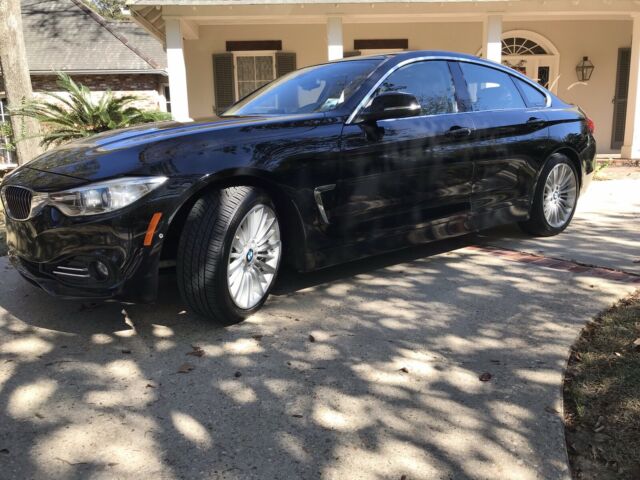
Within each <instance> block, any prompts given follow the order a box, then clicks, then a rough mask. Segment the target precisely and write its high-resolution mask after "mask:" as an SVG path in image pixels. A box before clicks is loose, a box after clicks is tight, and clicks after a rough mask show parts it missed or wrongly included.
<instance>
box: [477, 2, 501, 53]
mask: <svg viewBox="0 0 640 480" xmlns="http://www.w3.org/2000/svg"><path fill="white" fill-rule="evenodd" d="M482 36H483V39H482V53H483V54H484V58H486V59H487V60H492V61H494V62H496V63H502V15H496V14H490V15H487V18H485V20H484V24H483V29H482Z"/></svg>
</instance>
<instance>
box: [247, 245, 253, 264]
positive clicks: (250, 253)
mask: <svg viewBox="0 0 640 480" xmlns="http://www.w3.org/2000/svg"><path fill="white" fill-rule="evenodd" d="M252 260H253V248H250V249H249V251H248V252H247V262H251V261H252Z"/></svg>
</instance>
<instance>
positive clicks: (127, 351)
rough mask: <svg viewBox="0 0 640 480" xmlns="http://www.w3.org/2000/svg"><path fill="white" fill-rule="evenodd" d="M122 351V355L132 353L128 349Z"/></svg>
mask: <svg viewBox="0 0 640 480" xmlns="http://www.w3.org/2000/svg"><path fill="white" fill-rule="evenodd" d="M120 351H121V352H122V353H131V350H126V349H123V350H120Z"/></svg>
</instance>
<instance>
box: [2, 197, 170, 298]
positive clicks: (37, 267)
mask: <svg viewBox="0 0 640 480" xmlns="http://www.w3.org/2000/svg"><path fill="white" fill-rule="evenodd" d="M172 204H173V202H171V201H169V200H168V199H163V198H162V197H159V198H156V199H151V200H150V201H147V200H146V199H145V200H143V201H142V204H141V205H137V206H135V208H132V209H129V211H125V212H121V211H117V212H113V213H112V214H107V215H100V216H96V217H75V218H71V217H65V216H64V215H62V214H61V213H60V212H59V211H58V210H57V209H56V208H54V207H46V208H44V209H43V210H42V211H41V212H40V213H39V214H38V215H37V216H35V217H33V218H31V219H30V220H27V221H17V220H13V219H11V218H7V221H6V229H7V245H8V247H9V258H10V260H11V262H12V264H13V265H14V266H15V268H16V269H17V270H18V272H20V274H21V275H22V276H23V277H25V278H26V279H27V280H29V281H30V282H31V283H33V284H35V285H37V286H38V287H40V288H42V289H43V290H45V291H46V292H48V293H50V294H51V295H55V296H58V297H62V298H69V299H95V300H99V299H100V300H104V299H115V300H119V301H124V302H132V303H150V302H153V301H155V299H156V293H157V282H158V270H159V265H160V255H161V252H162V243H163V241H162V238H163V236H164V233H165V231H166V229H167V224H168V221H167V216H166V215H164V212H168V211H170V210H171V206H172ZM156 212H160V213H163V217H162V219H161V221H160V223H159V224H158V227H157V229H156V231H155V235H154V237H153V241H152V242H151V245H148V246H145V245H144V237H145V235H146V233H147V228H148V227H149V222H150V219H151V218H152V216H153V214H154V213H156ZM98 262H99V263H98ZM100 264H101V265H100Z"/></svg>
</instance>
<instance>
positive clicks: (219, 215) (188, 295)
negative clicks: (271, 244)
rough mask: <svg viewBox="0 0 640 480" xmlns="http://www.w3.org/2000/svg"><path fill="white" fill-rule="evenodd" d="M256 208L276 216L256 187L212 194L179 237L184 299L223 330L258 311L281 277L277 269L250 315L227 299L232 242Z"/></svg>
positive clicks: (197, 205) (193, 211)
mask: <svg viewBox="0 0 640 480" xmlns="http://www.w3.org/2000/svg"><path fill="white" fill-rule="evenodd" d="M258 204H264V205H267V206H269V207H270V208H271V209H272V210H273V211H274V212H275V211H276V210H275V206H274V205H273V202H272V201H271V199H270V198H269V196H268V195H267V194H265V193H264V192H263V191H262V190H260V189H257V188H254V187H247V186H242V187H229V188H224V189H221V190H214V191H211V192H208V193H206V194H205V195H204V196H202V197H201V198H199V199H198V200H197V201H196V203H195V204H194V205H193V208H192V209H191V211H190V212H189V216H188V217H187V220H186V222H185V225H184V229H183V231H182V234H181V236H180V242H179V244H178V252H177V259H176V271H177V280H178V289H179V290H180V295H181V296H182V299H183V300H184V302H185V303H186V304H187V305H188V306H189V307H190V308H191V309H193V311H194V312H195V313H197V314H199V315H201V316H203V317H207V318H209V319H211V320H214V321H215V322H217V323H220V324H222V325H233V324H235V323H238V322H241V321H242V320H244V319H245V318H246V317H248V316H249V315H251V314H253V313H255V312H256V311H257V310H259V309H260V307H262V305H263V304H264V302H265V301H266V300H267V297H268V296H269V290H270V289H271V288H270V287H271V286H273V283H275V278H276V277H277V268H276V274H275V276H274V282H272V283H271V285H270V287H269V289H268V290H267V291H266V292H265V294H264V297H263V298H262V300H261V301H260V302H259V303H258V304H257V305H255V306H254V307H252V308H250V309H246V310H245V309H241V308H239V307H238V306H237V305H236V304H235V303H234V301H233V299H232V298H231V294H230V293H229V287H228V285H227V264H228V258H229V251H230V249H231V242H232V240H233V236H234V235H235V232H236V230H237V228H238V226H239V225H240V222H241V221H242V219H243V218H244V217H245V215H246V214H247V213H248V212H249V211H250V210H251V209H252V208H253V207H255V206H256V205H258ZM281 257H282V255H281ZM278 267H279V265H278Z"/></svg>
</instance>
